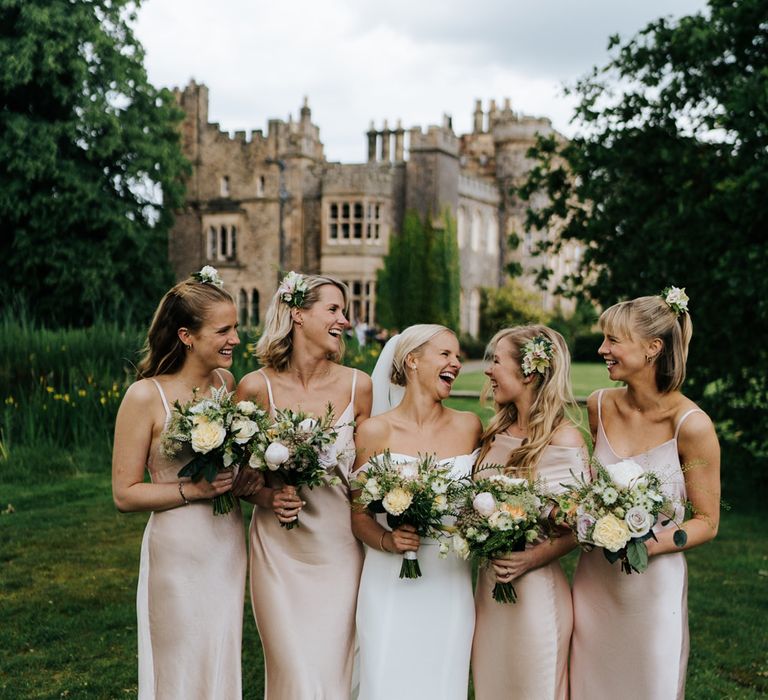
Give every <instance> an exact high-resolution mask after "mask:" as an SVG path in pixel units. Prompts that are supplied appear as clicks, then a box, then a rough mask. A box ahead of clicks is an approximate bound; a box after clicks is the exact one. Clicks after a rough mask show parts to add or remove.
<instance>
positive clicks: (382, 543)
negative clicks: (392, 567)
mask: <svg viewBox="0 0 768 700" xmlns="http://www.w3.org/2000/svg"><path fill="white" fill-rule="evenodd" d="M387 532H388V531H387V530H384V532H382V533H381V539H380V540H379V549H380V550H381V551H382V552H388V553H389V554H392V552H390V551H389V550H388V549H387V548H386V547H385V546H384V538H385V537H386V536H387Z"/></svg>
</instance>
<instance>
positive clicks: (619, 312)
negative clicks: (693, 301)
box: [571, 290, 720, 700]
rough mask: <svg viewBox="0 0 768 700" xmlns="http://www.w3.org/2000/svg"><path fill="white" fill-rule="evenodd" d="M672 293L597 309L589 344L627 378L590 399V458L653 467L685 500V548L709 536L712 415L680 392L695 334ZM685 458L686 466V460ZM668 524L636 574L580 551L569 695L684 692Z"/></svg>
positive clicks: (683, 594) (680, 600)
mask: <svg viewBox="0 0 768 700" xmlns="http://www.w3.org/2000/svg"><path fill="white" fill-rule="evenodd" d="M677 291H678V292H679V291H680V290H677ZM679 299H680V296H679V294H678V295H676V296H667V295H666V294H665V295H663V296H648V297H640V298H638V299H634V300H632V301H628V302H622V303H620V304H616V305H615V306H612V307H611V308H609V309H607V310H606V311H605V312H604V313H603V315H602V316H601V317H600V326H601V328H602V329H603V332H604V334H605V339H604V341H603V343H602V345H601V346H600V349H599V351H598V352H599V353H600V355H601V356H602V357H603V358H604V359H605V361H606V364H607V366H608V371H609V374H610V377H611V379H613V380H619V381H623V382H624V383H625V384H626V387H625V388H622V389H610V390H604V391H600V392H597V393H596V394H594V395H592V396H591V397H590V398H589V402H588V408H589V417H590V427H591V428H592V434H593V436H594V438H595V457H596V458H597V459H598V460H600V461H601V462H602V463H603V464H613V463H616V462H619V461H621V460H623V459H632V460H634V461H635V462H637V463H638V464H639V465H640V466H641V467H643V468H644V469H647V470H651V471H654V472H656V473H659V474H660V475H661V476H662V479H663V481H664V487H663V488H664V490H665V492H666V493H667V495H668V496H670V497H671V498H673V499H678V500H682V499H686V498H687V499H689V500H690V501H691V503H692V505H693V510H694V515H693V517H692V519H691V520H688V521H687V522H686V523H685V525H684V529H685V531H686V533H687V544H686V545H685V547H684V548H685V549H689V548H691V547H695V546H697V545H700V544H703V543H705V542H708V541H709V540H711V539H712V538H713V537H714V536H715V534H716V533H717V526H718V520H719V500H720V453H719V446H718V442H717V436H716V435H715V431H714V428H713V426H712V423H711V421H710V420H709V418H708V417H707V416H706V414H704V413H703V411H701V410H700V409H698V408H697V407H696V405H695V404H694V403H693V402H692V401H690V400H689V399H687V398H686V397H685V396H683V395H682V394H681V393H680V391H679V388H680V385H681V384H682V382H683V379H684V377H685V362H686V357H687V352H688V344H689V342H690V337H691V331H692V328H691V320H690V318H689V316H688V312H687V308H681V306H680V304H678V303H677V300H679ZM686 463H690V464H691V465H692V467H691V468H690V469H683V468H682V467H681V464H686ZM674 530H675V526H674V525H673V524H669V525H667V526H664V525H662V524H661V523H659V524H657V525H656V526H655V527H654V533H655V536H656V538H655V539H649V540H647V542H646V544H647V547H648V554H649V563H648V568H647V570H646V571H645V572H644V573H641V574H638V573H632V574H630V575H627V574H625V573H623V572H622V570H621V567H620V566H619V565H618V563H616V564H610V563H609V562H608V561H607V560H606V559H605V557H604V555H603V553H602V552H601V551H600V550H599V549H595V550H593V551H591V552H588V553H585V554H582V556H581V559H580V560H579V564H578V566H577V568H576V574H575V577H574V582H573V605H574V633H573V641H572V648H571V694H572V697H573V698H574V699H575V700H603V699H605V700H608V699H613V698H617V697H626V696H627V694H628V693H629V694H631V695H632V696H633V697H638V698H643V699H644V700H673V699H675V698H677V699H678V700H683V698H684V697H685V676H686V668H687V661H688V609H687V591H688V579H687V570H686V564H685V555H684V554H683V552H682V551H681V550H680V548H678V547H677V546H676V545H675V544H674V541H673V534H674Z"/></svg>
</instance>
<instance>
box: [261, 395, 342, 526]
mask: <svg viewBox="0 0 768 700" xmlns="http://www.w3.org/2000/svg"><path fill="white" fill-rule="evenodd" d="M339 427H341V426H337V425H334V423H333V406H331V405H330V404H329V405H328V410H327V411H326V413H325V415H324V416H323V417H322V418H319V419H317V418H311V417H309V416H308V415H307V414H306V413H303V412H301V411H298V412H296V411H292V410H291V409H289V408H285V409H282V410H279V411H277V412H276V414H275V418H274V420H273V421H271V422H270V423H269V425H268V426H267V427H266V429H265V430H264V431H263V432H262V433H260V434H259V436H258V438H257V439H256V440H254V442H253V445H252V452H251V458H250V460H249V464H250V466H252V467H254V468H255V469H261V470H262V471H271V472H275V473H277V474H279V475H280V476H281V478H282V480H283V482H284V483H285V484H286V485H289V486H294V487H296V488H299V487H300V486H308V487H309V488H314V487H315V486H324V485H328V486H334V485H338V484H340V483H341V479H339V477H338V476H334V475H331V472H332V471H333V469H334V468H335V467H336V466H337V465H338V463H339V459H340V455H338V454H337V453H336V438H337V437H338V433H337V432H336V429H337V428H339ZM298 524H299V520H298V517H297V518H296V520H293V521H292V522H289V523H281V525H282V526H283V527H284V528H286V529H288V530H290V529H292V528H294V527H296V526H297V525H298Z"/></svg>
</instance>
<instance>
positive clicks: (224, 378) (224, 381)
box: [213, 369, 227, 386]
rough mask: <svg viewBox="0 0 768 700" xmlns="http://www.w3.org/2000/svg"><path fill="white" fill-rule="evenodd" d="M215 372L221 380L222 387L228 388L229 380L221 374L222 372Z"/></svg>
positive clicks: (216, 370)
mask: <svg viewBox="0 0 768 700" xmlns="http://www.w3.org/2000/svg"><path fill="white" fill-rule="evenodd" d="M213 371H214V372H216V376H217V377H218V378H219V381H220V382H221V386H227V378H226V377H225V376H224V375H223V374H222V373H221V370H220V369H215V370H213Z"/></svg>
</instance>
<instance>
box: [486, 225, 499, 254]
mask: <svg viewBox="0 0 768 700" xmlns="http://www.w3.org/2000/svg"><path fill="white" fill-rule="evenodd" d="M487 222H488V226H487V229H486V231H487V233H486V252H488V253H490V254H491V255H493V254H494V253H497V252H498V250H499V225H498V223H497V222H496V218H495V217H493V216H489V217H488V219H487Z"/></svg>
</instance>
